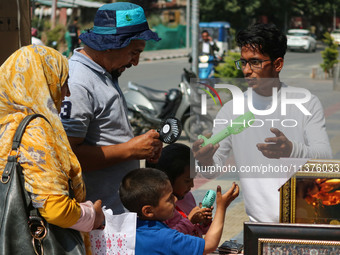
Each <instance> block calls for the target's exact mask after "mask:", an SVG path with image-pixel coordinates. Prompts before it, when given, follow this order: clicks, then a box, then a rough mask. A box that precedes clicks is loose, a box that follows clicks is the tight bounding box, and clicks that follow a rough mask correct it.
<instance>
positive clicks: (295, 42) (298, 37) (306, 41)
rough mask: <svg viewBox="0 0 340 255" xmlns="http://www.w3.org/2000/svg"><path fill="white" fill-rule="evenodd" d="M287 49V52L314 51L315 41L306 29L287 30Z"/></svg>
mask: <svg viewBox="0 0 340 255" xmlns="http://www.w3.org/2000/svg"><path fill="white" fill-rule="evenodd" d="M287 47H288V49H289V50H304V51H306V52H311V51H313V52H314V51H315V50H316V40H315V39H314V37H313V36H312V34H311V33H310V32H309V30H307V29H289V30H288V34H287Z"/></svg>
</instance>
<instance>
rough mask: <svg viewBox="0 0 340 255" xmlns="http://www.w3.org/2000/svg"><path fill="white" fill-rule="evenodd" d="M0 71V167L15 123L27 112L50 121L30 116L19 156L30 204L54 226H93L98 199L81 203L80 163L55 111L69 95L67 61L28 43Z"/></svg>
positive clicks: (97, 215) (88, 228)
mask: <svg viewBox="0 0 340 255" xmlns="http://www.w3.org/2000/svg"><path fill="white" fill-rule="evenodd" d="M0 72H1V74H2V76H1V79H0V94H1V95H2V96H1V97H0V133H1V134H2V135H1V136H0V143H1V148H0V159H1V160H0V169H4V168H5V165H6V163H7V157H8V155H9V154H10V152H11V150H12V140H13V136H14V133H15V131H16V130H17V128H18V125H19V123H20V122H21V121H22V120H23V119H24V118H25V117H26V116H27V115H31V114H34V113H39V114H42V115H44V116H45V117H46V118H47V119H48V121H49V123H48V122H47V121H46V120H45V119H43V118H41V117H38V118H36V119H34V120H32V121H31V122H30V123H29V124H28V126H27V128H26V130H25V133H24V135H23V137H22V141H21V144H20V150H19V154H18V161H19V162H20V164H21V166H22V168H23V174H24V178H25V188H26V190H27V192H29V194H30V196H31V199H32V202H33V206H34V207H35V208H38V210H39V212H40V214H41V216H42V217H44V218H45V220H46V221H47V222H49V223H51V224H54V225H57V226H59V227H62V228H72V229H75V230H78V231H82V232H90V231H91V230H92V229H96V228H98V227H99V226H101V224H102V223H103V221H104V214H103V212H102V209H101V201H100V200H97V201H95V202H94V204H93V203H92V202H90V201H86V202H85V185H84V182H83V178H82V171H81V168H80V164H79V162H78V160H77V157H76V156H75V154H74V153H73V151H72V149H71V146H70V144H69V142H68V139H67V136H66V133H65V131H64V129H63V126H62V123H61V121H60V119H59V115H58V113H59V112H60V109H61V101H62V99H63V98H64V97H65V96H66V95H69V91H68V85H67V80H68V63H67V59H66V58H65V57H63V56H62V55H61V54H60V53H59V52H58V51H56V50H54V49H52V48H49V47H46V46H38V45H30V46H26V47H22V48H20V49H19V50H17V51H16V52H14V53H13V54H12V55H11V56H10V57H9V58H8V59H7V60H6V62H5V63H4V64H3V65H2V66H1V67H0ZM0 172H2V171H1V170H0ZM69 182H70V183H71V185H70V186H71V187H70V186H69ZM69 189H73V193H74V196H75V198H74V199H72V198H70V197H69V195H70V194H69ZM87 248H89V247H87Z"/></svg>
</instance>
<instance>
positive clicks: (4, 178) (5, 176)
mask: <svg viewBox="0 0 340 255" xmlns="http://www.w3.org/2000/svg"><path fill="white" fill-rule="evenodd" d="M37 117H41V118H44V119H45V120H46V121H47V122H48V120H47V119H46V118H45V116H44V115H41V114H32V115H28V116H26V117H25V118H24V119H23V120H22V121H21V122H20V124H19V126H18V128H17V130H16V131H15V134H14V138H13V144H12V151H13V150H14V151H17V150H18V148H19V146H20V142H21V138H22V136H23V134H24V132H25V129H26V127H27V125H28V123H29V122H30V121H31V120H33V119H35V118H37ZM16 162H17V155H11V154H10V155H9V156H8V158H7V164H6V167H5V169H4V171H3V173H2V175H1V178H0V180H1V182H2V183H7V182H8V181H9V178H10V175H11V174H12V169H14V168H13V164H16Z"/></svg>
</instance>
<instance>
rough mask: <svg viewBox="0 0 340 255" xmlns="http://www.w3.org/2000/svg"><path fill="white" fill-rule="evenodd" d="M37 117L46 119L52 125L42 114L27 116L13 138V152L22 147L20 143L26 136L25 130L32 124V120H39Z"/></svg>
mask: <svg viewBox="0 0 340 255" xmlns="http://www.w3.org/2000/svg"><path fill="white" fill-rule="evenodd" d="M37 117H41V118H44V119H45V120H46V121H47V122H48V123H50V122H49V121H48V119H46V117H45V116H44V115H42V114H38V113H36V114H32V115H28V116H26V117H25V118H24V119H23V120H22V121H21V122H20V124H19V126H18V128H17V130H16V132H15V134H14V138H13V144H12V150H17V149H18V148H19V146H20V142H21V138H22V136H23V135H24V132H25V129H26V127H27V125H28V123H30V121H31V120H33V119H35V118H37Z"/></svg>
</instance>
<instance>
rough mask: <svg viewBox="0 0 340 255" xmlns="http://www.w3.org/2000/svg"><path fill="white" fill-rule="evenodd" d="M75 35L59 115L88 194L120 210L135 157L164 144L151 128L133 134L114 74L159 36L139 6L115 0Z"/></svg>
mask: <svg viewBox="0 0 340 255" xmlns="http://www.w3.org/2000/svg"><path fill="white" fill-rule="evenodd" d="M80 40H81V41H82V42H83V43H84V47H83V48H79V49H76V50H74V52H73V55H72V57H71V58H70V60H69V63H70V72H69V75H70V78H69V87H70V91H71V96H70V97H67V98H66V99H65V101H64V102H63V108H62V111H61V114H60V116H61V118H62V122H63V125H64V128H65V130H66V133H67V135H68V138H69V141H70V143H71V146H72V149H73V151H74V152H75V154H76V155H77V157H78V159H79V161H80V163H81V166H82V169H83V170H84V175H85V183H86V187H87V195H88V199H90V200H91V201H96V200H97V199H99V198H100V199H102V201H103V204H104V205H105V206H107V207H108V208H110V209H112V211H113V212H114V213H115V214H119V213H123V212H124V211H125V209H124V207H123V205H122V204H121V201H120V199H119V196H118V189H119V184H120V181H121V180H122V178H123V176H124V175H125V174H127V173H128V172H129V171H131V170H133V169H136V168H138V167H139V160H140V159H146V160H149V161H150V162H157V160H158V158H159V156H160V154H161V150H162V146H163V144H162V142H161V141H160V140H159V139H158V138H159V134H158V132H157V131H156V130H150V131H149V132H147V133H145V134H143V135H140V136H137V137H134V135H133V132H132V128H131V125H130V123H129V119H128V116H127V106H126V102H125V99H124V96H123V94H122V91H121V89H120V86H119V84H118V77H119V76H120V75H121V74H122V73H123V72H124V71H125V70H126V69H127V68H130V67H131V66H136V65H138V62H139V56H140V54H141V52H142V51H143V50H144V48H145V42H146V41H148V40H155V41H158V40H160V38H159V37H158V36H157V34H156V33H154V32H152V31H151V30H150V29H149V26H148V23H147V21H146V18H145V14H144V11H143V9H142V7H140V6H138V5H135V4H132V3H127V2H122V3H120V2H116V3H112V4H105V5H103V6H102V7H100V8H99V9H98V11H97V13H96V16H95V19H94V27H93V30H91V31H88V32H86V33H84V34H81V35H80Z"/></svg>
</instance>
